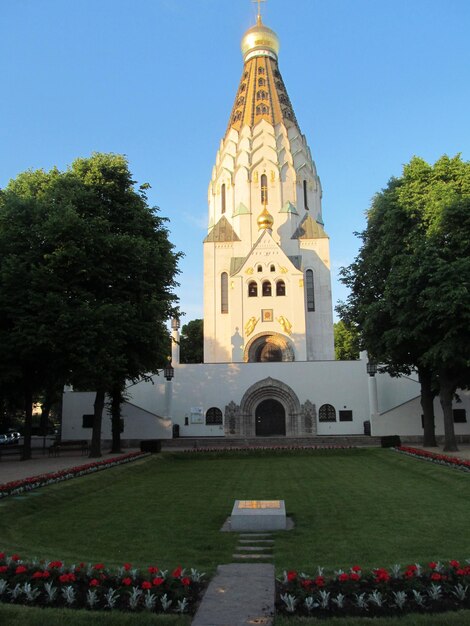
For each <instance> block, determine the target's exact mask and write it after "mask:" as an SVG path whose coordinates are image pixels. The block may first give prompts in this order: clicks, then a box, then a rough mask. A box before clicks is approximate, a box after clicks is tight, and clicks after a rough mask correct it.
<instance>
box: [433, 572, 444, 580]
mask: <svg viewBox="0 0 470 626" xmlns="http://www.w3.org/2000/svg"><path fill="white" fill-rule="evenodd" d="M442 579H443V576H442V574H439V572H433V573H432V574H431V580H442Z"/></svg>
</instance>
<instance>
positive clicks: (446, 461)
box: [394, 446, 470, 472]
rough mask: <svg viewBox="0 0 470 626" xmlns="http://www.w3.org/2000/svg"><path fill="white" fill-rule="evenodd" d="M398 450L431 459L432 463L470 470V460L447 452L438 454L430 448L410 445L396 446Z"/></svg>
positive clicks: (427, 459) (420, 457)
mask: <svg viewBox="0 0 470 626" xmlns="http://www.w3.org/2000/svg"><path fill="white" fill-rule="evenodd" d="M394 450H395V451H396V452H401V453H402V454H407V455H408V456H413V457H415V458H417V459H423V460H425V461H431V463H439V465H447V467H456V468H457V469H461V470H464V471H466V472H470V461H466V460H465V459H459V458H458V457H456V456H448V455H447V454H438V453H436V452H430V451H429V450H421V449H420V448H409V447H408V446H400V447H397V448H394Z"/></svg>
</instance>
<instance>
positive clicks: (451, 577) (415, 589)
mask: <svg viewBox="0 0 470 626" xmlns="http://www.w3.org/2000/svg"><path fill="white" fill-rule="evenodd" d="M469 563H470V560H467V562H466V563H465V564H461V563H460V562H458V561H450V562H449V563H448V564H447V565H443V564H442V563H439V562H433V563H429V564H428V565H427V566H426V567H422V566H421V565H419V564H413V565H408V566H407V567H406V568H404V569H402V568H401V567H400V566H399V565H395V566H393V567H392V568H391V569H390V570H388V569H385V568H382V567H381V568H376V569H374V570H372V571H371V572H370V573H364V572H363V571H362V568H361V567H359V566H358V565H355V566H353V567H351V568H350V570H349V571H347V572H344V571H342V570H339V571H337V572H335V573H334V575H333V576H331V577H326V576H325V575H324V573H323V570H322V569H321V568H319V569H318V572H317V574H316V576H308V575H307V574H303V573H298V572H295V571H290V572H284V575H283V576H282V578H281V579H280V580H278V581H277V591H276V606H277V609H278V610H279V611H280V612H281V613H286V614H288V615H292V614H296V615H309V616H312V617H319V618H328V617H339V616H346V615H347V616H358V617H365V616H369V617H378V616H387V615H400V614H403V613H410V612H413V613H416V612H418V613H429V612H442V611H449V610H459V609H469V608H470V593H469V584H470V565H469Z"/></svg>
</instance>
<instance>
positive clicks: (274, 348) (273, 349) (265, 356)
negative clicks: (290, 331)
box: [244, 333, 294, 363]
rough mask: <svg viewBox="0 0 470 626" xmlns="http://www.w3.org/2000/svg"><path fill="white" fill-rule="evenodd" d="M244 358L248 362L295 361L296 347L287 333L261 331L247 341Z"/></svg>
mask: <svg viewBox="0 0 470 626" xmlns="http://www.w3.org/2000/svg"><path fill="white" fill-rule="evenodd" d="M244 360H245V362H248V363H272V362H276V361H293V360H294V348H293V345H292V342H291V340H290V339H289V338H288V337H286V336H285V335H281V334H280V333H259V334H258V335H255V336H254V337H253V338H252V339H250V341H249V342H248V343H247V345H246V347H245V354H244Z"/></svg>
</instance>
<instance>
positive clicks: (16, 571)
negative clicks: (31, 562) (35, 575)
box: [15, 565, 28, 574]
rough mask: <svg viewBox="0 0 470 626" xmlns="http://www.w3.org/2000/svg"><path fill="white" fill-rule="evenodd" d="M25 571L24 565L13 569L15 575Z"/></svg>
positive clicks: (26, 569)
mask: <svg viewBox="0 0 470 626" xmlns="http://www.w3.org/2000/svg"><path fill="white" fill-rule="evenodd" d="M27 571H28V568H27V567H25V566H24V565H18V567H17V568H16V569H15V574H24V573H25V572H27Z"/></svg>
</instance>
